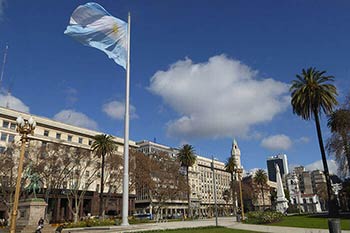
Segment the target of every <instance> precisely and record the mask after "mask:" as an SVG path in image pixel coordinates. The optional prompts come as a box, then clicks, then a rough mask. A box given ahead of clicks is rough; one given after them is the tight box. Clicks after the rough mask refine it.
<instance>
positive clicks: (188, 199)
mask: <svg viewBox="0 0 350 233" xmlns="http://www.w3.org/2000/svg"><path fill="white" fill-rule="evenodd" d="M186 179H187V203H188V217H192V214H191V187H190V182H189V178H188V166H186Z"/></svg>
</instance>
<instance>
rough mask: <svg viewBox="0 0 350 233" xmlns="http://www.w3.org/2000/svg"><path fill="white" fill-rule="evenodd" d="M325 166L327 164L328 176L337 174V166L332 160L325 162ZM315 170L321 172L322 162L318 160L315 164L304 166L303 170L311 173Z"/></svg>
mask: <svg viewBox="0 0 350 233" xmlns="http://www.w3.org/2000/svg"><path fill="white" fill-rule="evenodd" d="M327 164H328V170H329V173H330V174H338V165H337V163H336V161H335V160H333V159H330V160H327ZM317 169H318V170H321V171H323V163H322V160H318V161H316V162H313V163H311V164H308V165H306V166H305V170H308V171H313V170H317Z"/></svg>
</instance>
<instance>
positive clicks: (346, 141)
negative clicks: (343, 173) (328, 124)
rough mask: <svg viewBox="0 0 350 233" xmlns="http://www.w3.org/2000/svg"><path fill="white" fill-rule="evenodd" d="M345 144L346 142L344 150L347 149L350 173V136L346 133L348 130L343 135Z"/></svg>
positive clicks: (346, 154)
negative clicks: (349, 139) (349, 140)
mask: <svg viewBox="0 0 350 233" xmlns="http://www.w3.org/2000/svg"><path fill="white" fill-rule="evenodd" d="M341 137H342V140H343V144H344V150H345V156H346V159H347V162H348V169H349V174H350V148H349V143H350V142H348V137H347V135H346V132H345V133H343V134H342V135H341Z"/></svg>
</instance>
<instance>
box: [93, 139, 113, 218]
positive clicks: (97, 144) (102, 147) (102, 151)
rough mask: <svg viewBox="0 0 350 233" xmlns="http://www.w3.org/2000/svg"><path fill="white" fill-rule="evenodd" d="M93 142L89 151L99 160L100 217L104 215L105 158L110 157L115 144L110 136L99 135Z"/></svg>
mask: <svg viewBox="0 0 350 233" xmlns="http://www.w3.org/2000/svg"><path fill="white" fill-rule="evenodd" d="M93 139H94V142H93V143H92V145H91V149H92V150H93V151H94V152H95V153H96V155H97V156H98V157H100V158H101V160H102V161H101V189H100V210H99V214H100V216H103V215H104V202H103V190H104V171H105V169H104V168H105V159H106V158H105V157H106V156H107V155H110V154H111V153H112V152H113V151H114V150H115V149H116V143H115V141H113V137H112V136H111V135H106V134H100V135H95V136H94V138H93Z"/></svg>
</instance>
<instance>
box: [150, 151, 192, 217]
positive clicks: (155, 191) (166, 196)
mask: <svg viewBox="0 0 350 233" xmlns="http://www.w3.org/2000/svg"><path fill="white" fill-rule="evenodd" d="M151 160H152V162H151V163H152V165H151V177H152V180H153V183H152V184H151V190H150V193H149V195H150V199H152V201H155V202H156V203H157V205H156V206H155V213H156V219H158V217H159V213H160V210H161V209H162V207H163V206H164V205H165V204H166V203H167V202H168V201H169V200H175V201H179V200H184V199H185V193H186V192H184V190H186V185H187V184H186V182H185V179H184V176H183V174H181V172H180V164H179V163H178V161H176V160H174V158H172V157H170V156H168V155H166V154H162V153H159V154H153V155H152V156H151Z"/></svg>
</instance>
